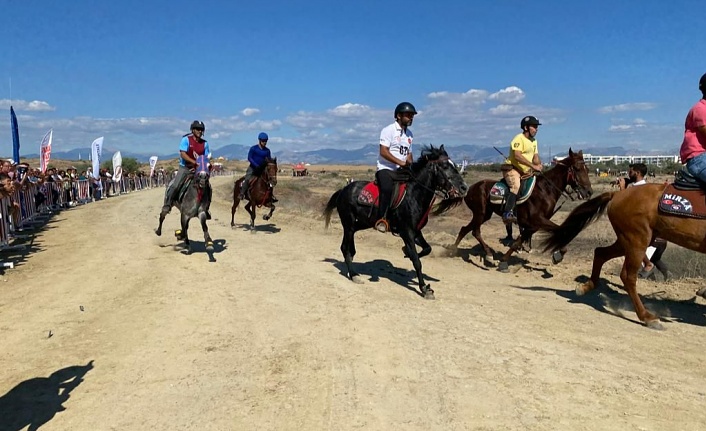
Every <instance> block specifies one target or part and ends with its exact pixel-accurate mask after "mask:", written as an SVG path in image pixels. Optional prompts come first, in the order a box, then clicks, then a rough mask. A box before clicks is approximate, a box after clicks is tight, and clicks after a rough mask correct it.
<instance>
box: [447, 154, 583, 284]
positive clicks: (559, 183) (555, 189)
mask: <svg viewBox="0 0 706 431" xmlns="http://www.w3.org/2000/svg"><path fill="white" fill-rule="evenodd" d="M536 181H537V182H536V183H535V186H534V190H533V191H532V194H531V195H530V197H529V198H528V199H527V201H526V202H524V203H522V204H521V205H518V206H517V224H518V225H519V226H520V236H519V237H518V238H517V239H516V240H515V241H514V242H513V243H512V244H511V245H510V248H509V249H508V251H507V252H506V253H505V254H504V255H503V256H502V257H501V258H500V264H499V267H498V269H499V270H500V271H503V272H507V271H508V260H509V259H510V256H511V255H512V253H514V252H516V251H517V250H519V249H520V248H521V247H522V243H523V242H529V241H530V240H531V238H532V235H533V234H534V233H535V232H537V231H538V230H539V229H540V228H541V227H542V226H545V225H547V224H548V225H553V226H556V224H554V223H553V222H552V221H551V220H550V218H551V217H552V216H553V215H554V212H555V209H554V207H555V206H556V203H557V201H558V200H559V197H560V196H562V195H566V192H565V190H566V188H567V186H570V187H571V188H573V189H574V190H576V191H577V194H578V196H579V198H584V197H585V198H588V197H590V196H591V194H592V193H593V189H592V188H591V179H590V178H589V175H588V168H586V163H585V161H584V160H583V151H579V152H578V153H574V152H573V151H572V150H571V148H569V156H568V157H566V158H565V159H563V160H560V161H558V162H557V164H556V166H554V167H553V168H551V169H549V170H548V171H547V172H546V173H543V174H540V175H539V176H538V177H537V180H536ZM497 182H498V181H497V180H481V181H478V182H477V183H475V184H473V185H472V186H471V188H470V189H469V191H468V194H466V196H465V198H463V201H465V202H466V205H467V206H468V208H470V210H471V212H472V215H471V221H470V222H469V223H468V224H467V225H466V226H464V227H462V228H461V230H460V231H459V233H458V236H457V237H456V242H455V243H454V246H455V247H458V244H459V243H460V242H461V240H462V239H463V238H464V237H465V236H466V235H467V234H468V232H471V231H472V232H473V236H474V237H475V238H476V240H478V242H479V243H480V245H481V247H483V251H484V253H485V255H484V256H483V259H484V260H485V263H486V265H488V266H492V265H493V264H492V263H491V262H490V261H489V260H488V257H489V256H490V257H494V256H495V251H494V250H493V249H492V248H491V247H490V246H489V245H488V244H487V243H486V242H485V241H484V240H483V237H482V235H481V226H483V224H484V223H485V222H487V221H488V220H490V218H491V217H492V216H493V213H495V214H497V215H502V210H503V205H502V204H495V203H491V201H490V195H491V193H490V192H491V189H492V188H493V187H494V186H495V184H496V183H497ZM572 199H573V198H572ZM460 203H461V199H460V198H458V199H449V200H445V201H443V202H442V203H441V204H439V207H438V209H437V210H436V211H435V214H438V213H442V212H444V211H446V209H448V208H449V207H453V206H456V205H459V204H460ZM565 252H566V249H562V250H561V251H557V252H556V253H555V254H554V255H553V256H552V259H553V261H554V263H559V262H560V261H561V260H562V259H563V256H564V253H565Z"/></svg>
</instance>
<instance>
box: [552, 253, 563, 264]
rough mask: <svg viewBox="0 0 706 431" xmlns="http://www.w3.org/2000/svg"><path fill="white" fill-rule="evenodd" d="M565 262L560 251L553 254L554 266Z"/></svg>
mask: <svg viewBox="0 0 706 431" xmlns="http://www.w3.org/2000/svg"><path fill="white" fill-rule="evenodd" d="M562 260H564V255H563V254H562V253H561V252H560V251H558V250H557V251H555V252H554V253H552V263H553V264H554V265H556V264H558V263H561V261H562Z"/></svg>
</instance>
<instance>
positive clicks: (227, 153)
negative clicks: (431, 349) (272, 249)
mask: <svg viewBox="0 0 706 431" xmlns="http://www.w3.org/2000/svg"><path fill="white" fill-rule="evenodd" d="M579 149H581V150H583V152H584V154H592V155H605V156H613V155H617V156H626V155H669V154H678V153H679V150H678V149H674V150H672V151H666V150H652V151H649V150H647V151H646V150H640V149H625V148H623V147H590V148H574V150H579ZM249 150H250V146H245V145H237V144H231V145H226V146H224V147H220V148H215V149H213V156H214V157H224V158H226V159H228V160H246V159H247V158H248V151H249ZM541 150H542V151H544V150H545V149H544V148H542V149H541ZM567 150H568V149H567ZM115 151H116V150H113V149H110V148H104V149H103V157H104V159H106V158H108V157H112V154H113V153H114V152H115ZM414 151H415V156H419V151H420V146H418V145H415V148H414ZM446 151H447V152H448V153H449V156H450V157H451V159H453V160H454V161H458V162H460V161H462V160H464V159H465V160H468V162H469V163H472V164H474V163H501V162H502V161H503V158H504V157H503V156H502V155H501V154H500V153H499V152H498V151H501V152H504V153H507V151H508V148H507V146H505V145H503V147H502V148H498V150H496V149H495V148H493V147H492V146H491V147H489V146H486V145H470V144H469V145H458V146H448V147H446ZM564 151H566V150H564ZM121 154H122V156H123V157H132V158H135V159H136V160H137V161H138V162H140V163H147V162H148V161H149V157H150V156H151V155H153V154H150V155H145V154H139V153H134V152H131V151H122V150H121ZM543 154H545V153H543ZM79 155H80V157H81V158H82V159H83V160H88V159H89V151H88V150H87V149H81V150H79V149H73V150H68V151H55V152H52V154H51V158H52V159H59V160H78V159H79ZM272 155H273V156H274V157H277V159H278V162H279V163H280V164H289V163H299V162H304V163H311V164H344V165H347V164H350V165H353V164H359V165H374V164H375V161H376V160H377V158H378V145H377V144H368V145H365V146H363V147H362V148H354V149H350V150H347V149H337V148H323V149H320V150H310V151H294V150H281V151H273V152H272ZM565 155H566V153H565V152H553V154H552V156H565ZM157 156H158V157H159V158H160V160H168V159H174V158H176V157H177V154H176V151H175V152H173V153H170V154H157ZM22 157H23V158H39V155H38V154H27V155H24V154H23V155H22Z"/></svg>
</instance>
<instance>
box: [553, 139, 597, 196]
mask: <svg viewBox="0 0 706 431" xmlns="http://www.w3.org/2000/svg"><path fill="white" fill-rule="evenodd" d="M557 165H562V166H565V167H566V184H567V186H569V187H571V189H572V190H574V191H575V192H576V194H577V195H578V197H579V199H588V198H590V197H591V195H592V194H593V187H591V177H590V176H589V175H588V167H586V162H585V161H584V160H583V150H580V151H579V152H578V153H574V152H573V151H572V150H571V148H569V155H568V156H567V157H566V158H565V159H563V160H560V161H558V162H557Z"/></svg>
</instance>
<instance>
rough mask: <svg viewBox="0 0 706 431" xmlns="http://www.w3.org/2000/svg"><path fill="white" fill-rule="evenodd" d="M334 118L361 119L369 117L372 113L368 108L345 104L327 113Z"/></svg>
mask: <svg viewBox="0 0 706 431" xmlns="http://www.w3.org/2000/svg"><path fill="white" fill-rule="evenodd" d="M329 112H330V113H331V115H333V116H334V117H362V116H364V115H369V114H370V113H371V112H372V109H370V106H367V105H360V104H358V103H345V104H343V105H339V106H336V107H335V108H333V109H331V110H330V111H329Z"/></svg>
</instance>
